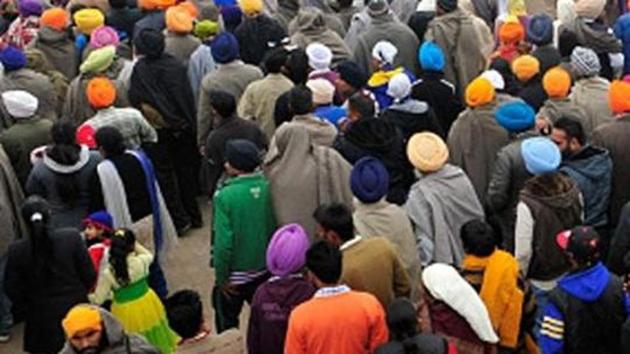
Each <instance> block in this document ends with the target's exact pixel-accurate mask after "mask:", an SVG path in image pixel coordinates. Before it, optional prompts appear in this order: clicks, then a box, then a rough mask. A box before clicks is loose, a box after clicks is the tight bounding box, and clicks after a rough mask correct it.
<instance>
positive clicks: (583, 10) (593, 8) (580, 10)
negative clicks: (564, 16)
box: [575, 0, 606, 20]
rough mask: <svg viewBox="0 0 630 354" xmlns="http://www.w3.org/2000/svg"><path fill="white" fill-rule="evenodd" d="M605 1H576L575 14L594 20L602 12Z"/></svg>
mask: <svg viewBox="0 0 630 354" xmlns="http://www.w3.org/2000/svg"><path fill="white" fill-rule="evenodd" d="M604 7H606V0H578V1H577V3H576V4H575V12H576V13H577V15H578V17H584V18H588V19H591V20H594V19H596V18H598V17H599V15H601V14H602V12H604Z"/></svg>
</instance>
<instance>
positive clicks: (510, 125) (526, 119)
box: [494, 101, 536, 133]
mask: <svg viewBox="0 0 630 354" xmlns="http://www.w3.org/2000/svg"><path fill="white" fill-rule="evenodd" d="M494 116H495V118H496V119H497V123H499V125H500V126H502V127H503V128H504V129H505V130H507V131H508V132H510V133H520V132H523V131H525V130H528V129H530V128H531V127H533V126H534V123H535V121H536V112H534V109H533V108H532V107H530V106H529V105H528V104H527V103H525V102H521V101H513V102H508V103H505V104H502V105H501V106H499V108H497V110H496V112H495V114H494Z"/></svg>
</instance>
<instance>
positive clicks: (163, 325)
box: [90, 229, 179, 354]
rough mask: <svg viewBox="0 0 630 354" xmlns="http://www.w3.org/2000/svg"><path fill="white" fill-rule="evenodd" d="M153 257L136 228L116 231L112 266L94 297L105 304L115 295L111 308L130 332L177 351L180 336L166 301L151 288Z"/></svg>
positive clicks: (163, 349)
mask: <svg viewBox="0 0 630 354" xmlns="http://www.w3.org/2000/svg"><path fill="white" fill-rule="evenodd" d="M152 261H153V255H152V254H151V252H150V251H148V250H147V249H146V248H144V247H143V246H142V245H141V244H139V243H138V242H136V237H135V235H134V234H133V232H131V231H130V230H126V229H121V230H118V231H116V232H115V233H114V237H112V239H111V246H110V249H109V267H107V268H106V269H105V270H104V271H103V272H102V274H101V276H100V277H99V279H98V282H97V284H96V289H95V290H94V293H92V294H90V300H91V301H92V303H95V304H102V303H103V302H105V301H106V300H108V299H110V298H111V299H112V308H111V312H112V314H114V316H115V317H116V318H117V319H118V320H119V321H120V323H122V325H123V328H124V329H125V331H126V332H128V333H137V334H141V335H143V336H144V337H145V338H146V339H147V341H149V343H151V344H153V345H154V346H155V347H156V348H158V349H159V350H160V351H161V352H162V353H163V354H170V353H173V352H175V350H176V348H177V343H178V342H179V337H178V336H177V334H176V333H175V332H173V330H171V328H170V327H169V325H168V320H167V318H166V313H165V311H164V305H163V304H162V302H161V301H160V299H159V298H158V297H157V295H156V294H155V292H154V291H153V290H152V289H151V288H149V284H148V282H147V277H148V275H149V265H150V264H151V262H152ZM112 295H113V296H112Z"/></svg>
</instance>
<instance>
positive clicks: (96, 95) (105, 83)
mask: <svg viewBox="0 0 630 354" xmlns="http://www.w3.org/2000/svg"><path fill="white" fill-rule="evenodd" d="M86 94H87V98H88V101H89V102H90V105H91V106H92V107H93V108H94V109H100V108H107V107H109V106H111V105H113V104H114V101H116V86H115V85H114V83H113V82H112V81H111V80H110V79H108V78H106V77H95V78H93V79H91V80H90V81H89V82H88V85H87V89H86Z"/></svg>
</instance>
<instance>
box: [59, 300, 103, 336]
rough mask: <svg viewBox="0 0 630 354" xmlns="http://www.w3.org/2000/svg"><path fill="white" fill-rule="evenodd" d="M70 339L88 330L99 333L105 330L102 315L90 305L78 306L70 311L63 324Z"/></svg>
mask: <svg viewBox="0 0 630 354" xmlns="http://www.w3.org/2000/svg"><path fill="white" fill-rule="evenodd" d="M61 325H62V326H63V330H64V331H65V332H66V336H67V337H68V338H72V337H74V336H75V335H76V334H77V333H79V332H81V331H85V330H88V329H91V330H96V331H99V330H101V329H102V328H103V324H102V319H101V313H100V312H99V311H98V309H97V308H96V307H93V306H90V305H77V306H75V307H73V308H72V309H70V311H68V314H66V318H64V319H63V321H62V322H61Z"/></svg>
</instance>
